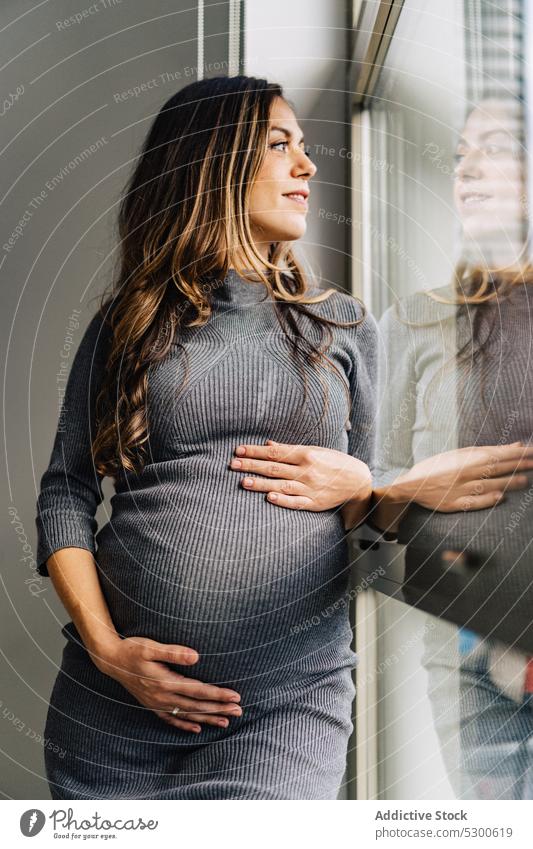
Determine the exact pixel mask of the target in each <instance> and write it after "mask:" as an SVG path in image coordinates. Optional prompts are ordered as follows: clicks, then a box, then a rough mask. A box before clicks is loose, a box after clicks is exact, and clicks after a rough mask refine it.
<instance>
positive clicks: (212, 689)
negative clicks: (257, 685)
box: [93, 637, 242, 733]
mask: <svg viewBox="0 0 533 849" xmlns="http://www.w3.org/2000/svg"><path fill="white" fill-rule="evenodd" d="M198 660H199V655H198V653H197V652H195V651H194V649H190V648H187V647H186V646H180V645H170V644H167V643H159V642H157V641H156V640H151V639H149V638H147V637H127V638H125V639H121V638H119V639H118V640H117V641H114V642H113V645H112V647H111V648H110V649H109V650H106V652H105V657H101V656H100V657H97V656H93V661H94V663H95V665H96V666H97V667H98V669H100V671H101V672H103V673H104V674H105V675H109V676H110V677H111V678H114V679H115V680H116V681H118V682H119V683H120V684H122V686H123V687H125V688H126V690H128V691H129V692H130V693H131V694H132V695H133V696H135V698H136V699H137V701H138V702H140V704H142V705H144V707H147V708H150V709H151V710H153V711H154V713H155V714H156V715H157V716H158V717H160V719H162V720H163V722H166V723H167V724H168V725H174V726H176V728H181V729H183V730H184V731H192V732H195V733H199V732H200V731H201V727H200V725H199V723H201V722H205V723H207V724H208V725H216V726H218V727H222V728H223V727H227V726H228V724H229V718H230V717H231V716H241V714H242V708H241V707H240V706H239V705H238V704H237V702H238V701H239V699H240V695H239V693H236V692H235V690H229V689H225V688H223V687H216V686H214V685H213V684H204V683H202V682H201V681H198V680H196V679H195V678H189V677H187V676H185V675H180V674H178V673H177V672H174V671H172V670H171V669H169V667H168V666H167V664H168V663H177V664H187V665H192V664H194V663H197V662H198ZM176 706H177V707H179V708H181V709H182V711H185V712H186V713H184V714H182V713H180V714H179V717H178V716H173V715H172V714H171V713H170V711H171V710H172V708H174V707H176Z"/></svg>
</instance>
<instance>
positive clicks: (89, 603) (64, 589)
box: [46, 547, 121, 668]
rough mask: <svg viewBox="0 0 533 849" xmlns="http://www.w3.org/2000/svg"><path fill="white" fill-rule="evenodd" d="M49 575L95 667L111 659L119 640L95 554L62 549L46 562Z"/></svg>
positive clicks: (77, 549)
mask: <svg viewBox="0 0 533 849" xmlns="http://www.w3.org/2000/svg"><path fill="white" fill-rule="evenodd" d="M46 566H47V570H48V575H49V577H50V578H51V580H52V583H53V585H54V589H55V590H56V592H57V594H58V596H59V598H60V599H61V601H62V602H63V606H64V607H65V608H66V610H67V611H68V613H69V614H70V617H71V619H72V621H73V622H74V625H75V626H76V629H77V631H78V633H79V635H80V637H81V639H82V641H83V643H84V645H85V647H86V649H87V651H88V652H89V655H90V656H91V659H92V660H93V662H94V664H95V666H97V667H98V668H102V667H103V666H104V664H105V662H106V661H107V660H109V659H110V658H111V657H112V654H113V649H115V648H116V647H117V645H118V643H120V640H121V638H120V636H119V635H118V633H117V631H116V628H115V626H114V624H113V620H112V619H111V615H110V613H109V608H108V606H107V604H106V601H105V598H104V595H103V593H102V588H101V586H100V581H99V579H98V573H97V571H96V566H95V564H94V560H93V556H92V554H91V553H90V552H89V551H87V550H86V549H83V548H75V547H69V548H61V549H59V550H58V551H56V552H54V554H52V555H51V556H50V557H49V558H48V560H47V561H46Z"/></svg>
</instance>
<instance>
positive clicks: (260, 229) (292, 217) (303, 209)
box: [249, 97, 317, 247]
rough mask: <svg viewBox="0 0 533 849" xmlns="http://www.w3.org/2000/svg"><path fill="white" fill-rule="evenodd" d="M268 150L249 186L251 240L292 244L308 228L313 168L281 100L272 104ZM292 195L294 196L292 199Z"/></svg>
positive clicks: (299, 135) (285, 104) (294, 121)
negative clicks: (253, 180)
mask: <svg viewBox="0 0 533 849" xmlns="http://www.w3.org/2000/svg"><path fill="white" fill-rule="evenodd" d="M268 136H269V137H268V147H267V151H266V155H265V159H264V162H263V164H262V166H261V170H260V172H259V174H258V175H257V179H256V180H255V182H254V185H253V187H252V191H251V196H250V206H249V216H250V227H251V230H252V234H253V237H254V240H255V241H256V242H257V243H263V247H264V246H265V245H266V246H268V244H270V243H271V242H281V241H293V240H294V239H299V238H301V236H303V235H304V233H305V231H306V227H307V221H306V216H307V208H308V200H307V198H308V195H309V180H310V179H311V177H313V176H314V175H315V174H316V170H317V169H316V166H315V165H314V164H313V163H312V162H311V160H310V159H309V157H308V156H307V155H306V154H305V151H304V140H303V133H302V131H301V129H300V127H299V126H298V123H297V121H296V117H295V115H294V112H293V111H292V109H291V108H290V106H289V105H288V104H287V103H286V102H285V100H283V98H281V97H276V98H275V100H274V101H273V103H272V107H271V110H270V115H269V131H268ZM291 193H293V195H294V193H296V194H295V195H294V196H293V197H291V196H290V195H291Z"/></svg>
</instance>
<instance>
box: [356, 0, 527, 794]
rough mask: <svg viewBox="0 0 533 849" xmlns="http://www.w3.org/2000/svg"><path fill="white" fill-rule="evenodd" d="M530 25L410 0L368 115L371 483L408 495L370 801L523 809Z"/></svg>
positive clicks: (383, 658) (502, 14) (516, 12)
mask: <svg viewBox="0 0 533 849" xmlns="http://www.w3.org/2000/svg"><path fill="white" fill-rule="evenodd" d="M529 11H530V9H529V4H528V3H526V2H523V3H521V2H518V0H515V2H507V3H499V4H495V3H493V2H490V1H489V0H478V2H476V3H473V2H469V1H468V0H464V2H460V0H427V2H422V0H406V2H405V3H404V6H403V9H402V12H401V15H400V18H399V23H398V27H397V29H396V31H395V33H394V37H393V40H392V43H391V47H390V49H389V52H388V54H387V57H386V60H385V64H384V68H383V69H382V71H381V73H380V76H379V79H378V82H377V86H376V88H375V89H374V90H373V92H372V97H371V101H370V107H369V139H368V144H369V151H370V157H369V159H368V163H367V166H366V167H367V181H368V182H367V184H368V185H369V187H370V192H369V194H370V198H369V208H370V210H371V219H370V221H368V222H364V226H366V227H367V228H368V230H369V234H370V236H371V238H370V239H368V240H367V244H369V245H370V246H371V252H370V255H369V256H368V257H367V258H366V260H367V261H368V262H369V263H370V265H371V271H372V285H371V291H370V293H369V294H370V297H369V300H370V302H371V308H372V312H373V313H374V315H376V317H377V318H378V319H379V329H380V355H381V356H380V413H379V433H378V449H377V457H376V467H375V477H376V480H377V482H378V483H379V484H381V485H386V484H388V483H390V482H392V481H393V480H396V479H397V478H398V476H400V475H406V474H409V475H410V478H411V479H412V480H414V481H416V482H417V490H416V497H415V500H416V503H413V504H411V506H410V507H409V509H408V511H407V512H406V514H405V515H404V516H403V518H402V520H401V523H400V528H399V541H400V543H401V544H402V545H404V546H405V547H406V548H405V564H406V565H405V574H404V576H403V585H402V587H401V591H399V592H396V598H397V599H401V600H391V599H390V598H388V597H387V595H388V594H392V592H393V590H394V591H396V590H398V587H397V586H396V587H395V586H394V582H393V581H392V580H391V581H390V582H389V583H390V588H389V590H387V588H386V583H387V582H386V581H385V582H384V583H383V587H381V588H380V589H381V591H382V595H380V604H379V613H378V634H379V637H378V673H377V674H378V687H377V696H376V698H377V703H376V704H375V705H374V708H375V710H377V712H378V718H379V731H380V733H379V735H378V741H379V758H378V760H379V785H380V791H379V793H380V796H381V798H392V799H395V798H413V799H417V798H468V799H475V798H483V799H492V798H505V799H507V798H509V799H520V798H532V795H533V766H532V765H533V761H532V758H531V755H532V749H533V736H532V735H533V711H532V702H531V699H532V692H533V663H532V662H531V661H530V656H531V655H533V628H532V617H531V613H530V611H531V601H532V592H531V584H532V581H533V571H532V569H531V565H532V553H531V540H532V530H533V522H532V518H533V516H532V507H531V505H532V504H533V476H532V473H531V468H530V465H527V464H526V462H525V452H524V448H523V447H522V446H517V445H515V446H514V447H513V444H514V443H517V442H518V441H521V442H522V443H524V444H525V445H526V446H527V445H528V444H529V443H530V442H532V444H533V440H532V431H533V371H532V361H533V350H532V349H533V335H532V332H531V330H532V327H533V320H532V319H533V314H532V306H533V285H532V284H533V269H532V265H531V239H530V222H529V199H528V198H529V188H528V183H529V180H530V178H529V176H528V172H529V171H531V168H529V167H528V162H527V158H528V157H527V146H528V127H529V123H530V110H529V108H528V107H529V102H528V92H529V88H530V83H529V79H528V67H527V66H526V63H525V60H524V57H525V55H527V45H528V43H529V42H528V39H529V32H530V26H529V14H528V13H529ZM411 491H412V490H411ZM495 492H500V493H503V498H501V499H500V500H499V501H496V499H495V496H494V493H495ZM372 558H373V555H372V552H369V553H368V556H367V557H366V559H367V560H368V561H369V562H370V563H372ZM414 604H416V605H417V607H418V608H420V609H416V608H415V607H413V606H410V605H414ZM398 646H400V647H403V648H401V649H398ZM360 695H361V691H360Z"/></svg>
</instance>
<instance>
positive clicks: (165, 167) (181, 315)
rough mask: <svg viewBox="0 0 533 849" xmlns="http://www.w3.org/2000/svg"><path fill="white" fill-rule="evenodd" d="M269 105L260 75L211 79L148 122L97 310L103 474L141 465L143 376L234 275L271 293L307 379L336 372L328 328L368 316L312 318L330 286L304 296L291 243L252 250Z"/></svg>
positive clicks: (98, 448) (202, 316)
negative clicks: (307, 328) (112, 269)
mask: <svg viewBox="0 0 533 849" xmlns="http://www.w3.org/2000/svg"><path fill="white" fill-rule="evenodd" d="M276 97H284V95H283V90H282V87H281V86H280V85H277V84H276V83H270V82H268V81H267V80H265V79H260V78H255V77H247V76H234V77H227V76H219V77H212V78H210V79H205V80H201V81H198V82H194V83H191V84H190V85H187V86H185V87H184V88H182V89H181V90H180V91H178V92H177V93H176V94H174V95H173V96H172V97H171V98H170V99H169V100H168V101H167V102H166V103H165V104H164V105H163V106H162V108H161V110H160V111H159V113H158V114H157V116H156V118H155V120H154V121H153V124H152V126H151V128H150V131H149V133H148V135H147V137H146V140H145V142H144V145H143V147H142V150H141V152H140V155H139V158H138V162H137V164H136V167H135V169H134V171H133V173H132V175H131V178H130V179H129V181H128V183H127V186H126V190H125V193H124V195H123V197H122V198H121V202H120V207H119V215H118V230H119V252H120V253H119V264H118V265H119V271H118V274H117V277H116V280H115V282H114V283H112V291H111V293H110V294H108V293H106V292H104V294H103V296H102V302H101V304H100V313H101V315H102V319H103V321H104V323H105V324H106V325H107V328H108V334H109V347H108V352H107V354H106V356H107V367H106V369H105V373H104V378H103V380H102V384H101V387H100V388H99V392H98V395H97V398H96V408H95V409H96V433H95V437H94V439H93V443H92V452H93V462H94V467H95V469H96V470H97V472H98V473H99V474H101V475H109V476H111V477H116V476H117V475H118V474H119V473H120V472H121V471H140V470H141V469H142V467H143V466H144V464H145V463H146V460H147V451H146V443H147V441H148V440H149V422H148V415H147V409H146V407H147V404H146V396H147V384H148V373H149V369H150V368H151V367H152V366H154V365H155V364H157V363H158V362H160V361H161V360H163V359H164V358H165V357H166V356H167V354H168V352H169V350H170V348H171V345H172V344H176V341H177V344H178V345H180V342H179V338H180V328H182V327H192V326H195V325H198V326H200V325H203V324H205V323H206V322H207V321H209V318H210V316H211V299H210V297H209V294H210V290H211V288H212V285H211V284H210V282H209V281H212V280H213V278H215V279H218V280H220V281H223V280H224V278H225V276H226V274H227V272H228V270H229V268H231V267H233V268H235V269H236V271H237V273H238V274H240V275H241V276H242V277H244V278H245V279H253V280H257V277H258V278H259V280H262V281H263V283H264V284H265V285H266V287H267V289H268V292H269V295H270V297H271V299H272V301H273V305H274V309H275V311H276V316H277V319H278V321H279V323H280V325H281V328H282V330H283V332H284V333H285V335H286V337H287V340H288V341H289V343H290V352H291V355H292V356H293V357H294V358H295V360H296V362H298V363H299V364H300V368H301V369H302V371H303V375H304V382H305V383H306V377H305V364H310V365H311V366H312V367H313V369H315V370H320V369H321V368H323V367H326V368H327V369H329V370H331V369H333V370H334V371H336V372H337V373H338V371H339V370H338V369H337V367H336V366H335V364H334V363H333V362H331V361H330V359H329V358H328V357H327V355H326V351H327V349H328V348H329V346H330V344H331V341H332V338H333V337H332V332H331V326H340V327H350V326H353V325H356V324H359V323H360V322H361V321H362V320H363V319H364V317H365V311H364V307H363V317H362V318H361V319H358V320H356V321H355V322H349V323H341V322H338V321H335V320H334V319H329V318H325V317H324V316H320V315H317V314H316V313H315V312H314V311H313V310H310V309H308V308H307V307H306V304H307V305H310V304H314V303H319V302H321V301H323V300H325V299H327V298H329V297H330V296H331V295H332V294H334V293H335V292H336V290H335V289H327V290H324V291H323V292H321V293H320V294H319V295H315V296H311V294H310V293H309V287H308V283H307V279H306V274H305V272H304V270H303V267H302V265H301V264H300V263H299V262H298V260H297V258H296V257H295V256H294V254H293V251H292V248H291V242H275V243H272V244H271V245H270V249H269V253H268V261H267V262H265V261H264V259H263V257H262V256H261V254H260V253H259V252H258V250H257V248H256V246H255V245H254V242H253V239H252V233H251V229H250V221H249V217H248V214H247V211H248V209H249V198H250V193H251V190H252V187H253V185H254V181H255V179H256V177H257V175H258V173H259V170H260V168H261V165H262V163H263V160H264V157H265V155H266V152H267V146H268V128H269V127H268V124H269V115H270V108H271V105H272V103H273V101H274V99H275V98H276ZM284 99H285V100H287V99H286V98H284ZM287 102H288V101H287ZM240 257H242V258H243V260H242V261H243V264H244V265H245V267H244V268H243V267H242V265H241V262H240ZM247 271H251V273H252V278H250V277H248V276H247ZM254 273H255V275H256V276H254ZM302 313H303V314H304V315H305V316H307V318H308V319H310V320H311V321H312V322H313V325H314V326H315V325H316V327H318V328H319V340H318V344H314V343H313V341H312V340H310V339H308V338H306V336H305V335H304V334H303V333H302V331H301V327H300V322H299V320H298V319H299V314H302ZM181 347H182V348H183V346H181ZM186 379H187V378H185V381H186ZM343 386H344V387H345V389H346V383H345V381H343ZM347 395H348V405H349V406H350V397H349V393H348V392H347ZM326 406H327V402H326Z"/></svg>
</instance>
